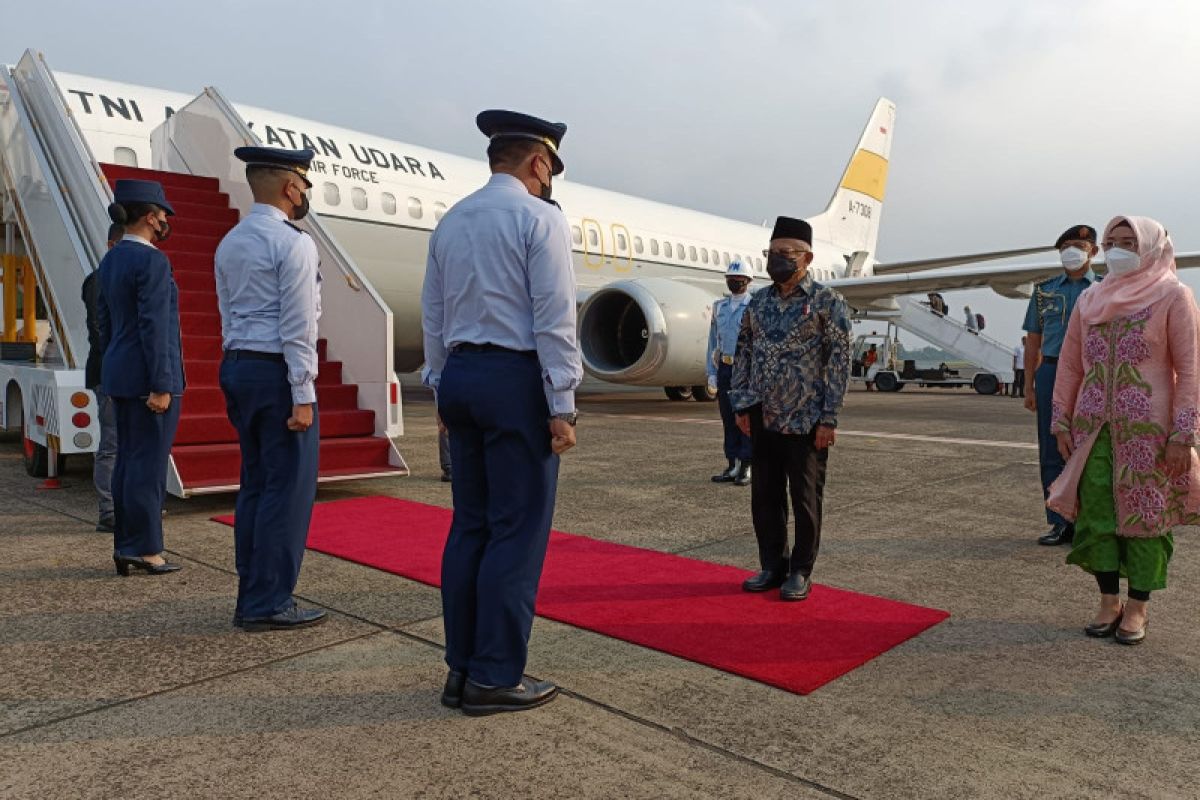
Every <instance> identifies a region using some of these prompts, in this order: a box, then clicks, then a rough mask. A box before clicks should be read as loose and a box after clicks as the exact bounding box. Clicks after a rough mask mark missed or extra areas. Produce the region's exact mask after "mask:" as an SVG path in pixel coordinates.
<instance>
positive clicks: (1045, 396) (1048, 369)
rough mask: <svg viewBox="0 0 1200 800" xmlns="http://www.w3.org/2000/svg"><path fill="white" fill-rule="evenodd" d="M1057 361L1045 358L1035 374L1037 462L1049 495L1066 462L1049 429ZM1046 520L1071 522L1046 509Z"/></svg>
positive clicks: (1053, 523) (1059, 522)
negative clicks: (1052, 361) (1052, 362)
mask: <svg viewBox="0 0 1200 800" xmlns="http://www.w3.org/2000/svg"><path fill="white" fill-rule="evenodd" d="M1056 375H1058V364H1047V363H1046V362H1045V361H1043V362H1042V363H1041V365H1040V366H1039V367H1038V368H1037V372H1035V373H1033V388H1034V394H1035V396H1036V397H1037V424H1038V462H1039V463H1040V464H1041V468H1042V495H1043V498H1045V497H1049V496H1050V484H1052V483H1054V481H1055V480H1057V479H1058V476H1059V475H1060V474H1061V473H1062V471H1063V467H1064V466H1066V462H1064V461H1063V457H1062V455H1060V454H1059V452H1058V441H1057V440H1056V439H1055V438H1054V433H1053V432H1052V431H1051V430H1050V413H1051V410H1052V409H1051V406H1052V405H1053V404H1054V378H1055V376H1056ZM1046 521H1047V522H1049V523H1050V524H1051V525H1069V524H1070V523H1069V522H1067V520H1065V519H1063V518H1062V516H1061V515H1059V514H1058V513H1057V512H1054V511H1051V510H1050V509H1048V508H1047V509H1046Z"/></svg>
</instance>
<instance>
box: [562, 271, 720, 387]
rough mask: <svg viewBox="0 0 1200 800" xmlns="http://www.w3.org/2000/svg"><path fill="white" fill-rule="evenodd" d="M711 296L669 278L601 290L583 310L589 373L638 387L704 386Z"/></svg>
mask: <svg viewBox="0 0 1200 800" xmlns="http://www.w3.org/2000/svg"><path fill="white" fill-rule="evenodd" d="M714 300H716V297H714V295H713V294H712V293H710V292H706V291H704V290H703V289H699V288H696V287H695V286H691V285H689V284H686V283H682V282H680V281H673V280H668V279H666V278H636V279H633V280H627V281H617V282H616V283H610V284H608V285H607V286H605V287H603V288H602V289H598V290H597V291H596V292H595V293H594V294H592V296H591V297H589V298H588V299H587V300H586V301H585V302H584V304H583V307H582V308H580V310H579V345H580V349H581V350H582V351H583V366H584V369H586V370H587V371H588V374H590V375H592V376H594V377H596V378H600V379H601V380H605V381H609V382H612V383H625V384H633V385H636V386H696V385H700V386H702V385H703V384H704V382H705V368H704V359H705V356H706V355H707V349H708V328H709V320H710V318H711V314H712V303H713V301H714Z"/></svg>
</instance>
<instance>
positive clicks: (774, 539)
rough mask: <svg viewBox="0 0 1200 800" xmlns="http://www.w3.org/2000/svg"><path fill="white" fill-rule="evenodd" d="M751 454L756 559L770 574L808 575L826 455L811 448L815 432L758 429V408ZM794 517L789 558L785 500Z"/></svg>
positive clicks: (817, 527)
mask: <svg viewBox="0 0 1200 800" xmlns="http://www.w3.org/2000/svg"><path fill="white" fill-rule="evenodd" d="M750 432H751V442H752V445H753V448H754V455H753V458H752V459H751V465H752V466H753V468H754V470H753V475H752V476H751V483H750V508H751V512H752V514H753V517H754V536H755V538H757V539H758V560H759V563H760V564H761V566H762V568H763V569H765V570H772V571H775V572H800V573H802V574H804V575H811V574H812V569H813V564H814V563H815V562H816V560H817V549H818V548H819V547H820V545H821V503H822V498H823V496H824V494H825V467H826V464H827V463H828V461H829V450H828V449H825V450H818V449H817V448H816V446H815V444H814V443H815V441H816V430H815V429H814V430H812V431H810V432H809V433H807V434H804V435H800V434H784V433H776V432H775V431H771V430H767V429H766V428H764V427H763V418H762V409H761V408H760V407H755V408H752V409H750ZM789 496H790V498H791V505H792V513H793V514H794V516H795V518H796V541H795V544H794V545H793V546H792V548H791V555H790V557H789V555H788V535H787V522H788V499H789Z"/></svg>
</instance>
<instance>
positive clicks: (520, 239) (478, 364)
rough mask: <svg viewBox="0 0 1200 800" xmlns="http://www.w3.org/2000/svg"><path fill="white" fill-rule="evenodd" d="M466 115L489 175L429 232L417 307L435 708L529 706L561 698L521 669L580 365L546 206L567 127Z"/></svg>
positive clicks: (560, 254)
mask: <svg viewBox="0 0 1200 800" xmlns="http://www.w3.org/2000/svg"><path fill="white" fill-rule="evenodd" d="M476 123H477V124H478V126H479V129H480V130H481V131H482V132H483V134H484V135H485V136H487V137H488V138H489V139H490V144H489V146H488V162H489V164H490V165H491V168H492V177H491V180H489V181H488V183H487V185H485V186H484V187H483V188H482V189H480V190H478V191H477V192H475V193H474V194H471V195H470V196H468V197H466V198H464V199H463V200H461V201H459V202H458V203H456V204H455V205H454V207H453V208H451V209H450V210H449V211H448V212H446V215H445V216H444V217H443V218H442V220H441V222H440V223H439V224H438V227H437V229H436V230H435V231H434V233H433V236H432V237H431V239H430V241H429V259H428V263H427V265H426V270H425V285H424V288H423V290H422V293H421V312H422V326H423V328H424V332H425V362H426V366H425V370H424V374H423V377H424V381H425V383H426V384H427V385H428V386H431V387H432V388H433V389H435V391H436V393H437V406H438V414H439V415H440V419H441V421H442V423H444V425H445V426H446V427H447V428H448V429H449V432H450V460H451V462H452V463H453V465H454V474H453V479H452V481H451V492H452V494H453V496H454V521H453V522H452V523H451V525H450V536H449V538H448V539H447V541H446V551H445V554H444V555H443V557H442V608H443V617H444V621H445V626H446V663H447V665H448V666H449V667H450V672H449V675H448V676H447V678H446V687H445V689H444V691H443V692H442V703H444V704H445V705H447V706H450V707H454V708H458V707H461V708H462V710H463V712H464V713H466V714H471V715H482V714H493V713H496V712H500V711H521V710H524V709H528V708H535V707H537V706H539V705H542V704H544V703H547V702H549V701H550V700H552V699H554V697H555V695H556V694H557V692H558V687H556V686H555V685H554V684H553V683H551V682H549V681H534V680H531V679H529V678H526V677H523V676H524V672H525V661H526V656H527V651H528V642H529V633H530V629H531V628H532V625H533V608H534V602H535V600H536V597H537V586H538V580H539V578H540V577H541V571H542V561H543V559H544V558H545V554H546V544H547V542H548V541H549V536H550V520H551V518H552V517H553V515H554V495H555V491H556V489H557V485H558V463H559V454H561V453H563V452H565V451H566V450H567V449H568V448H570V447H572V446H574V444H575V387H576V386H578V385H579V382H580V380H581V379H582V378H583V369H582V364H581V359H580V355H579V347H578V344H577V342H576V336H575V275H574V271H573V269H572V265H571V233H570V228H569V226H568V224H567V220H566V218H565V217H564V216H563V214H562V211H560V210H559V209H558V207H557V206H556V205H554V204H553V202H552V201H551V200H550V192H551V181H552V179H553V176H554V175H557V174H559V173H560V172H562V169H563V164H562V161H561V160H560V159H559V156H558V145H559V142H560V141H561V140H562V137H563V134H564V133H565V132H566V126H565V125H562V124H561V123H550V122H546V121H545V120H540V119H537V118H536V117H530V116H528V115H525V114H517V113H514V112H510V111H484V112H483V113H481V114H480V115H479V116H478V118H477V119H476Z"/></svg>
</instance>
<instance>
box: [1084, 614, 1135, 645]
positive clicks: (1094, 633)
mask: <svg viewBox="0 0 1200 800" xmlns="http://www.w3.org/2000/svg"><path fill="white" fill-rule="evenodd" d="M1124 617H1125V609H1123V608H1122V609H1121V613H1119V614H1117V618H1116V619H1114V620H1113V621H1112V622H1089V623H1088V624H1087V625H1085V626H1084V627H1083V632H1084V633H1086V634H1087V635H1088V636H1091V637H1092V638H1094V639H1107V638H1108V637H1109V636H1112V635H1113V634H1114V633H1116V632H1117V628H1118V627H1119V626H1120V624H1121V620H1122V619H1124Z"/></svg>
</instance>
